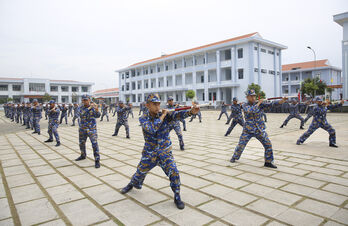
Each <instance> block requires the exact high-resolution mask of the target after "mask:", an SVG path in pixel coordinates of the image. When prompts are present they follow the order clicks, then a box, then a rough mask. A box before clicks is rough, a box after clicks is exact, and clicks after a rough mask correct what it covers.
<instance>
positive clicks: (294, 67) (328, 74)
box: [282, 60, 343, 100]
mask: <svg viewBox="0 0 348 226" xmlns="http://www.w3.org/2000/svg"><path fill="white" fill-rule="evenodd" d="M282 71H283V73H282V95H283V96H287V95H288V96H297V95H298V93H299V90H300V88H301V83H302V82H303V81H304V80H305V79H306V78H315V77H318V78H320V80H322V81H324V82H325V83H326V84H327V85H328V87H331V88H333V92H332V94H331V97H332V99H334V100H338V99H341V96H342V92H343V89H342V85H343V79H342V76H341V69H340V68H338V67H334V66H331V65H330V63H329V61H328V60H317V61H309V62H301V63H294V64H285V65H283V66H282Z"/></svg>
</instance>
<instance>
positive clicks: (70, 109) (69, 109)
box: [68, 103, 73, 117]
mask: <svg viewBox="0 0 348 226" xmlns="http://www.w3.org/2000/svg"><path fill="white" fill-rule="evenodd" d="M72 110H73V105H72V104H71V103H70V104H69V106H68V117H70V115H71V117H73V112H72Z"/></svg>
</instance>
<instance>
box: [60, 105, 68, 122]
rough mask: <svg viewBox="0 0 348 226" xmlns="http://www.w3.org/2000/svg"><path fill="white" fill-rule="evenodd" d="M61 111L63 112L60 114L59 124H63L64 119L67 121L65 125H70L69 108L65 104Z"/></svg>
mask: <svg viewBox="0 0 348 226" xmlns="http://www.w3.org/2000/svg"><path fill="white" fill-rule="evenodd" d="M60 111H61V114H60V120H59V124H62V122H63V118H64V119H65V124H68V108H67V107H66V106H65V104H63V105H62V106H60Z"/></svg>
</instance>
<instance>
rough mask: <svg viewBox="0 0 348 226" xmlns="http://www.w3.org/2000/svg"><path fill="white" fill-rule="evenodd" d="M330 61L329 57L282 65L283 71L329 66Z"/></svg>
mask: <svg viewBox="0 0 348 226" xmlns="http://www.w3.org/2000/svg"><path fill="white" fill-rule="evenodd" d="M328 66H330V65H329V61H328V60H327V59H325V60H317V61H308V62H301V63H294V64H284V65H282V71H291V70H293V69H294V68H296V69H297V70H302V69H309V68H315V67H328Z"/></svg>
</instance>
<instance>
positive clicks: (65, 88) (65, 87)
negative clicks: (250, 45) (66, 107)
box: [61, 86, 87, 92]
mask: <svg viewBox="0 0 348 226" xmlns="http://www.w3.org/2000/svg"><path fill="white" fill-rule="evenodd" d="M61 90H62V92H68V91H69V87H68V86H62V87H61ZM86 92H87V91H86Z"/></svg>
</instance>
